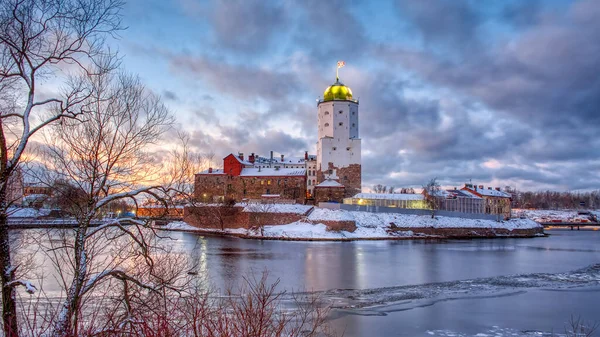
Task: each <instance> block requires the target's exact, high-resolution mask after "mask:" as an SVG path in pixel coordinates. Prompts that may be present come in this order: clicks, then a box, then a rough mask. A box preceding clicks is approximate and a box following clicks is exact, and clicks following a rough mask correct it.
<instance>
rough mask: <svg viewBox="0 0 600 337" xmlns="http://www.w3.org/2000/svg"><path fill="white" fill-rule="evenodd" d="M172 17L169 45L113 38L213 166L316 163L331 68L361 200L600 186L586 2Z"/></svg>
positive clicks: (593, 52)
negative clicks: (423, 188) (345, 94)
mask: <svg viewBox="0 0 600 337" xmlns="http://www.w3.org/2000/svg"><path fill="white" fill-rule="evenodd" d="M159 8H160V7H159ZM155 10H156V9H155ZM179 10H180V11H181V12H184V13H186V14H187V15H186V16H185V17H181V16H178V17H176V18H169V17H166V18H165V20H167V21H168V22H167V23H166V24H165V23H156V24H157V25H163V27H165V29H168V30H169V31H170V35H169V36H172V37H174V36H176V37H177V38H176V39H175V38H174V40H176V41H177V42H176V43H172V42H171V41H170V40H162V41H161V40H158V41H156V42H153V43H148V44H144V45H143V47H141V45H140V44H137V41H138V40H144V41H147V39H143V38H140V37H139V36H136V37H129V38H128V39H127V37H126V39H125V40H126V43H128V44H129V45H132V46H133V47H132V48H133V49H134V51H137V53H136V54H135V55H136V56H137V57H140V55H142V54H145V55H152V58H151V64H150V65H149V66H148V68H149V69H152V70H153V69H155V68H157V69H158V70H157V71H156V72H157V73H160V76H161V77H159V78H155V77H152V79H154V80H155V81H154V84H153V87H152V89H153V90H155V91H156V92H162V93H163V96H164V97H165V98H166V99H168V100H170V101H172V103H173V104H176V107H177V111H178V115H180V116H181V120H182V124H183V128H185V129H187V130H189V131H190V133H191V134H192V142H193V145H194V146H196V147H197V148H198V149H202V150H204V151H206V149H208V150H211V151H213V152H214V153H215V154H216V157H217V158H220V157H223V156H225V155H226V154H227V153H229V152H237V151H240V152H244V153H249V152H256V153H260V154H262V155H268V153H269V151H271V150H272V151H276V152H280V153H284V154H286V155H300V154H302V153H303V152H304V151H305V150H309V151H314V150H315V145H314V144H315V142H316V141H317V139H316V129H317V128H316V113H317V108H316V102H315V99H316V98H317V97H319V96H320V95H322V92H323V90H324V89H325V87H326V86H327V85H329V84H331V82H333V80H334V75H335V73H334V71H335V62H336V61H337V60H340V59H343V60H345V61H347V66H346V67H345V68H343V69H342V70H341V78H342V80H343V81H344V83H346V84H347V85H349V86H350V87H351V88H352V90H353V92H354V95H355V97H356V98H358V97H360V112H359V113H360V133H361V138H362V140H363V154H362V155H363V183H364V186H365V187H370V186H372V185H373V184H376V183H383V184H387V185H394V186H397V187H398V186H420V185H422V184H423V183H424V182H426V181H427V180H428V179H430V178H432V177H438V178H439V179H440V181H441V182H442V183H443V184H444V185H449V186H453V185H454V186H458V185H460V184H462V183H464V182H468V181H469V180H472V181H473V182H477V183H482V184H486V185H487V184H493V185H494V186H505V185H511V186H513V187H517V188H520V189H533V190H537V189H546V188H556V189H592V188H594V189H596V188H600V175H599V173H598V172H600V159H599V157H600V140H599V138H598V137H597V134H598V125H600V114H599V113H598V109H599V107H600V77H598V74H599V73H600V58H599V57H598V55H600V21H599V20H597V18H598V17H600V6H598V4H597V1H595V0H572V1H558V2H544V1H538V0H535V1H533V0H532V1H526V2H525V1H517V0H512V1H505V2H489V3H481V2H479V1H450V0H429V1H422V0H402V1H400V0H398V1H392V0H390V1H385V2H380V3H378V4H377V5H376V6H375V5H373V3H371V2H369V1H353V2H348V1H341V0H340V1H337V0H336V1H325V2H323V1H312V0H310V1H300V2H283V3H274V2H268V1H208V2H205V1H194V0H181V1H180V7H179ZM173 11H175V10H173V9H170V10H166V11H165V12H166V13H170V12H173ZM147 17H148V18H154V17H156V15H148V16H147ZM171 20H172V22H171ZM182 41H183V42H182ZM140 51H142V53H140ZM163 72H164V73H163ZM149 73H151V72H150V71H149ZM165 73H166V74H165ZM152 74H154V73H152ZM166 75H168V76H166ZM149 76H151V75H149ZM154 76H158V75H154ZM162 76H164V77H162ZM164 79H168V81H164Z"/></svg>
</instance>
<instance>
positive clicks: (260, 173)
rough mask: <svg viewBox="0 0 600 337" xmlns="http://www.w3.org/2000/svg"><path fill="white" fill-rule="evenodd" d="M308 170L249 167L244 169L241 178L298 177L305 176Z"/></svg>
mask: <svg viewBox="0 0 600 337" xmlns="http://www.w3.org/2000/svg"><path fill="white" fill-rule="evenodd" d="M305 175H306V170H305V169H300V168H279V169H277V168H270V167H263V168H256V167H247V168H244V169H242V173H241V174H240V176H243V177H286V176H287V177H298V176H305Z"/></svg>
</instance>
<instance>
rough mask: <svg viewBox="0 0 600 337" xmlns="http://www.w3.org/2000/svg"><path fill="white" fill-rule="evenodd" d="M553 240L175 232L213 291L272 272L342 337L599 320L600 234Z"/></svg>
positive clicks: (499, 332)
mask: <svg viewBox="0 0 600 337" xmlns="http://www.w3.org/2000/svg"><path fill="white" fill-rule="evenodd" d="M550 233H551V234H552V235H551V236H550V237H547V238H535V239H495V240H465V241H462V240H448V241H356V242H283V241H255V240H242V239H237V238H222V237H210V236H199V235H196V234H189V233H175V234H172V236H174V237H176V238H177V241H176V243H175V244H176V245H179V246H180V248H181V249H182V250H184V251H187V252H189V254H192V255H193V257H194V258H195V259H197V261H198V263H199V264H200V265H201V266H202V268H204V269H205V271H206V272H208V274H209V275H210V277H211V280H212V281H213V282H214V283H215V284H223V285H224V286H226V285H228V284H233V283H235V282H238V281H240V280H241V277H242V276H243V275H246V274H247V273H252V272H261V271H263V270H269V273H270V277H272V278H273V279H276V278H278V279H280V280H281V286H282V287H283V288H284V289H286V290H306V291H316V292H320V293H321V294H322V295H323V296H324V298H325V299H327V300H328V301H329V302H330V303H332V304H333V306H334V307H335V310H334V311H333V313H332V324H333V325H334V326H335V327H336V328H337V330H338V331H341V330H343V331H344V336H349V337H354V336H540V335H550V334H551V333H552V332H554V333H555V334H559V335H560V333H562V332H564V326H565V323H566V322H567V321H568V320H569V318H570V317H571V315H576V316H579V315H580V316H581V318H582V319H584V320H588V321H600V306H599V305H598V303H600V232H599V231H587V230H586V231H570V230H554V231H550Z"/></svg>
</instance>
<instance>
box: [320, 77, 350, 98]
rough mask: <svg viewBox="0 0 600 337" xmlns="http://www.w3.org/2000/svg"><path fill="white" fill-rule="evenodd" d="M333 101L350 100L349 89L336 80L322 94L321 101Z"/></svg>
mask: <svg viewBox="0 0 600 337" xmlns="http://www.w3.org/2000/svg"><path fill="white" fill-rule="evenodd" d="M333 100H345V101H351V100H352V90H350V87H347V86H345V85H344V84H343V83H342V82H340V80H339V79H337V81H335V83H334V84H332V85H330V86H328V87H327V89H325V92H324V93H323V101H333Z"/></svg>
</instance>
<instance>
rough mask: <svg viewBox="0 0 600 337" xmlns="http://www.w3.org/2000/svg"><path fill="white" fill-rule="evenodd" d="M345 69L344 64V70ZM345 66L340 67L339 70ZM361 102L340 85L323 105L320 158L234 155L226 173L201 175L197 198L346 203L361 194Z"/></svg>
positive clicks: (327, 91) (228, 160)
mask: <svg viewBox="0 0 600 337" xmlns="http://www.w3.org/2000/svg"><path fill="white" fill-rule="evenodd" d="M342 66H343V64H342ZM339 67H340V63H338V68H339ZM358 105H359V102H358V100H357V99H354V98H353V97H352V90H351V89H350V88H349V87H347V86H345V85H344V84H343V83H341V82H340V80H339V77H337V76H336V81H335V83H333V84H332V85H330V86H329V87H327V89H325V92H324V93H323V98H322V99H319V100H318V103H317V123H318V140H317V155H316V156H315V155H309V154H308V152H305V153H304V156H303V157H291V158H285V156H284V155H280V156H276V157H274V155H273V151H271V153H270V156H269V157H262V156H259V155H256V154H254V153H251V154H250V155H249V156H248V158H247V159H246V158H244V154H243V153H238V154H237V155H235V154H233V153H231V154H229V155H227V156H226V157H224V158H223V167H222V168H220V169H213V168H209V169H208V170H206V171H203V172H200V173H198V174H196V176H195V181H194V196H195V198H196V200H198V201H201V202H215V201H220V200H225V199H234V200H236V201H242V200H251V199H262V200H264V199H278V200H289V201H293V202H298V203H306V202H307V201H308V202H315V203H318V202H322V201H334V202H342V200H343V198H346V197H351V196H353V195H355V194H357V193H360V191H361V183H362V178H361V140H360V138H359V126H358V122H359V118H358Z"/></svg>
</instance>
